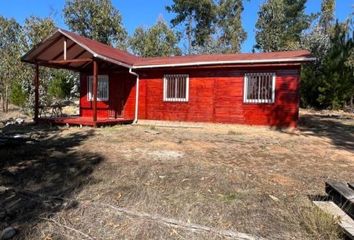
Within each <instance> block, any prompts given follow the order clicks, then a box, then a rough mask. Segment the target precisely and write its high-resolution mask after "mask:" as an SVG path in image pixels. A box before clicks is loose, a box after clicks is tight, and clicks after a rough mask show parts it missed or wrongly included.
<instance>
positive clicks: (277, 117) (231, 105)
mask: <svg viewBox="0 0 354 240" xmlns="http://www.w3.org/2000/svg"><path fill="white" fill-rule="evenodd" d="M246 72H275V73H276V86H275V102H274V103H263V104H254V103H244V102H243V91H244V74H245V73H246ZM299 72H300V67H298V66H282V67H269V68H254V69H250V68H247V69H243V70H242V69H230V68H225V69H222V68H218V69H188V70H144V71H141V72H140V73H139V74H140V87H139V119H151V120H173V121H195V122H219V123H239V124H250V125H272V126H275V125H276V126H292V127H296V123H297V119H298V102H299V81H300V79H299ZM100 74H102V73H100ZM164 74H189V101H188V102H164V101H163V76H164ZM86 76H87V75H85V74H82V76H81V101H80V103H81V115H82V116H91V114H92V109H91V102H88V101H87V96H86V92H87V83H86V78H87V77H86ZM135 81H136V78H135V76H133V75H130V74H129V73H128V72H127V71H126V72H123V71H122V72H117V73H110V74H109V85H110V86H109V88H110V101H109V102H98V116H99V117H110V116H109V111H108V110H109V109H111V108H112V107H114V106H113V105H117V102H119V101H121V104H122V111H123V113H122V116H121V117H124V118H125V119H133V118H134V109H135Z"/></svg>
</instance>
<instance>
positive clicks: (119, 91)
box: [108, 76, 124, 118]
mask: <svg viewBox="0 0 354 240" xmlns="http://www.w3.org/2000/svg"><path fill="white" fill-rule="evenodd" d="M123 99H124V80H123V79H122V78H121V77H119V76H113V78H112V79H111V81H110V103H109V106H110V107H109V110H108V116H109V118H122V117H123V108H124V101H123Z"/></svg>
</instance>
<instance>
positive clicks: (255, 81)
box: [243, 73, 275, 103]
mask: <svg viewBox="0 0 354 240" xmlns="http://www.w3.org/2000/svg"><path fill="white" fill-rule="evenodd" d="M274 99H275V73H246V74H245V80H244V93H243V101H244V102H245V103H274Z"/></svg>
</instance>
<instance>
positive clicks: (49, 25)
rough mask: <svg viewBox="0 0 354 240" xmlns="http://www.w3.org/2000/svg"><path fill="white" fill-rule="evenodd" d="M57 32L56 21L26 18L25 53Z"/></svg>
mask: <svg viewBox="0 0 354 240" xmlns="http://www.w3.org/2000/svg"><path fill="white" fill-rule="evenodd" d="M55 30H56V27H55V23H54V20H53V19H52V18H51V17H46V18H40V17H36V16H30V17H28V18H26V20H25V24H24V26H23V32H24V34H23V35H24V38H25V42H24V45H23V47H24V49H23V50H24V51H25V52H27V51H29V50H30V49H32V48H33V47H34V46H36V45H37V44H38V43H40V42H41V41H42V40H43V39H45V38H46V37H48V36H50V35H51V34H52V33H53V32H54V31H55Z"/></svg>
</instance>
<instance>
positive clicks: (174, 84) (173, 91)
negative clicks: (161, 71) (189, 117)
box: [163, 74, 189, 102]
mask: <svg viewBox="0 0 354 240" xmlns="http://www.w3.org/2000/svg"><path fill="white" fill-rule="evenodd" d="M188 93H189V76H188V75H187V74H171V75H165V76H164V80H163V100H164V101H171V102H188Z"/></svg>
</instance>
